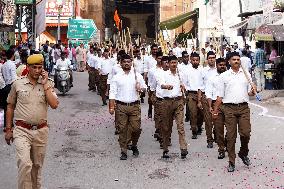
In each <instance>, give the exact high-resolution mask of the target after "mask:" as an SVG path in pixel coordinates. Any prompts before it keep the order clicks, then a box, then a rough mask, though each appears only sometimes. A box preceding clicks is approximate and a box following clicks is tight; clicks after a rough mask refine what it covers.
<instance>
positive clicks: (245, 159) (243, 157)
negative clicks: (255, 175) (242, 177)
mask: <svg viewBox="0 0 284 189" xmlns="http://www.w3.org/2000/svg"><path fill="white" fill-rule="evenodd" d="M238 155H239V157H240V158H241V159H242V161H243V163H244V164H245V165H246V166H250V165H251V162H250V160H249V158H248V156H241V155H240V154H238Z"/></svg>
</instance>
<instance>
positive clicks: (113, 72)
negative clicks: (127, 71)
mask: <svg viewBox="0 0 284 189" xmlns="http://www.w3.org/2000/svg"><path fill="white" fill-rule="evenodd" d="M121 72H123V69H122V68H121V65H120V64H115V65H113V67H112V70H111V72H110V73H109V74H108V76H107V84H110V83H111V80H112V78H113V77H114V76H115V75H116V74H118V73H121Z"/></svg>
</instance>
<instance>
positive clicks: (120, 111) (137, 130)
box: [116, 104, 141, 153]
mask: <svg viewBox="0 0 284 189" xmlns="http://www.w3.org/2000/svg"><path fill="white" fill-rule="evenodd" d="M116 112H117V115H116V118H117V122H116V123H117V126H118V128H119V139H118V142H119V145H120V148H121V151H122V152H124V153H127V144H128V142H129V139H131V141H132V146H137V143H138V139H139V137H140V134H141V108H140V105H139V104H137V105H133V106H126V105H121V104H116ZM129 130H130V131H131V132H129ZM129 135H131V137H129Z"/></svg>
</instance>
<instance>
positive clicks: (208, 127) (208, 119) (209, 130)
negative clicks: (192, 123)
mask: <svg viewBox="0 0 284 189" xmlns="http://www.w3.org/2000/svg"><path fill="white" fill-rule="evenodd" d="M201 102H202V107H203V115H204V121H205V131H206V136H207V143H209V142H214V139H213V136H212V135H213V122H212V115H211V112H210V108H209V104H208V101H207V99H206V96H205V95H204V94H203V95H202V100H201Z"/></svg>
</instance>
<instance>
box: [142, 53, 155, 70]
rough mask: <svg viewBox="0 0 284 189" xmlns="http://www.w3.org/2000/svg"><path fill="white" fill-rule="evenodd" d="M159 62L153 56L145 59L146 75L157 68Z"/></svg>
mask: <svg viewBox="0 0 284 189" xmlns="http://www.w3.org/2000/svg"><path fill="white" fill-rule="evenodd" d="M156 65H157V61H156V59H155V58H154V57H153V56H152V55H151V56H148V57H147V58H146V57H145V67H144V73H145V72H148V71H149V70H150V69H151V68H154V67H156Z"/></svg>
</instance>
